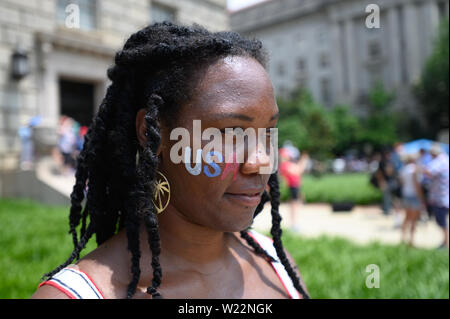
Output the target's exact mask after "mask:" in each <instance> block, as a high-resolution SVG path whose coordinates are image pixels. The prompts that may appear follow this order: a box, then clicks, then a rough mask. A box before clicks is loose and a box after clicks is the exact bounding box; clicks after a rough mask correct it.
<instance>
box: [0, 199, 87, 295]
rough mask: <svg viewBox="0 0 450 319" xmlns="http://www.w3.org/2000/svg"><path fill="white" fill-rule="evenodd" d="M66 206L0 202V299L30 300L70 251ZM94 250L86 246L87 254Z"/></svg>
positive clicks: (22, 201) (5, 200)
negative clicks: (41, 279) (41, 283)
mask: <svg viewBox="0 0 450 319" xmlns="http://www.w3.org/2000/svg"><path fill="white" fill-rule="evenodd" d="M68 214H69V208H68V207H54V206H47V205H41V204H37V203H34V202H32V201H29V200H15V199H14V200H10V199H0V225H1V226H0V227H1V233H0V247H1V248H2V251H1V257H0V298H29V297H30V296H31V295H32V294H33V293H34V291H35V290H36V289H37V286H38V284H39V282H40V278H41V276H42V275H43V274H44V273H46V272H49V271H51V270H53V268H55V267H56V266H58V265H59V264H61V263H62V262H64V261H65V260H66V259H67V258H68V257H69V255H70V253H71V252H72V249H73V243H72V237H71V236H70V235H69V234H68V231H69V222H68ZM94 247H95V240H93V239H92V240H91V241H90V242H89V243H88V246H87V248H86V249H85V252H86V251H90V250H92V249H93V248H94Z"/></svg>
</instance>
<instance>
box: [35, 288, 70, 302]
mask: <svg viewBox="0 0 450 319" xmlns="http://www.w3.org/2000/svg"><path fill="white" fill-rule="evenodd" d="M31 299H70V297H69V296H68V295H66V294H65V293H63V292H62V291H60V290H59V289H57V288H55V287H53V286H50V285H43V286H41V287H39V288H38V289H37V290H36V292H35V293H34V294H33V295H32V296H31Z"/></svg>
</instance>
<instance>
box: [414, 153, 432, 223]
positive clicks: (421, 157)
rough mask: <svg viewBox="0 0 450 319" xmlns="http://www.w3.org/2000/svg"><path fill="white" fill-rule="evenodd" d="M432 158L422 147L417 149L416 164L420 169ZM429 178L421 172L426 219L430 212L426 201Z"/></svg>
mask: <svg viewBox="0 0 450 319" xmlns="http://www.w3.org/2000/svg"><path fill="white" fill-rule="evenodd" d="M432 160H433V157H432V156H431V154H430V153H429V152H428V151H427V150H425V149H424V148H421V149H420V150H419V159H418V160H417V164H418V165H419V167H420V168H421V169H422V168H423V167H426V166H427V165H428V164H430V162H431V161H432ZM430 182H431V181H430V178H429V177H428V176H427V175H426V174H422V180H421V181H420V187H421V188H422V193H423V196H424V197H425V210H426V213H427V215H428V219H431V217H432V214H431V210H430V205H429V203H428V192H429V189H430Z"/></svg>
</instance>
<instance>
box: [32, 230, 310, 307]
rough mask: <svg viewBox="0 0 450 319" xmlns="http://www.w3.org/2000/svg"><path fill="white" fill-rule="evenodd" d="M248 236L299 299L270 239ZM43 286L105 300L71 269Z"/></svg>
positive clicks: (291, 294) (90, 282) (71, 295)
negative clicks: (265, 254) (266, 254)
mask: <svg viewBox="0 0 450 319" xmlns="http://www.w3.org/2000/svg"><path fill="white" fill-rule="evenodd" d="M249 235H250V236H251V237H252V238H253V239H254V240H255V241H256V242H257V243H258V244H259V245H260V246H261V247H262V248H263V249H264V250H265V251H266V252H267V253H268V254H269V255H270V256H272V257H273V259H274V260H275V261H274V262H271V261H269V263H270V265H271V266H272V268H273V270H274V271H275V273H276V274H277V276H278V278H279V279H280V281H281V283H282V285H283V287H284V289H285V291H286V293H287V294H288V296H289V297H290V298H291V299H301V295H300V294H299V293H298V291H297V289H296V288H295V287H294V284H293V282H292V280H291V278H290V277H289V274H288V273H287V271H286V269H284V266H283V264H282V263H281V262H280V261H279V258H278V256H277V253H276V250H275V247H274V246H273V241H272V239H271V238H269V237H267V236H264V235H262V234H260V233H258V232H256V231H254V230H251V231H249ZM43 285H50V286H53V287H55V288H56V289H58V290H59V291H61V292H63V293H64V294H66V295H67V296H68V297H69V298H71V299H105V297H104V296H103V294H102V293H101V291H100V289H98V287H97V286H96V285H95V283H94V281H93V280H92V279H91V278H90V277H89V275H88V274H86V273H85V272H83V271H81V270H79V269H75V268H72V267H66V268H63V269H62V270H60V271H59V272H58V273H57V274H55V275H54V276H53V277H52V278H50V279H49V280H47V281H44V282H42V283H41V284H40V285H39V287H41V286H43Z"/></svg>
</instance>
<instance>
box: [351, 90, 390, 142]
mask: <svg viewBox="0 0 450 319" xmlns="http://www.w3.org/2000/svg"><path fill="white" fill-rule="evenodd" d="M368 100H369V103H368V109H367V115H366V117H365V118H363V119H362V120H361V123H362V130H361V134H360V136H359V141H360V142H361V143H367V144H370V145H372V146H373V147H375V148H378V149H380V148H382V147H384V146H386V145H392V144H393V143H395V142H396V141H397V134H396V121H395V116H394V113H393V112H392V111H391V107H390V106H391V103H392V101H393V100H394V93H392V92H388V91H386V89H385V88H384V86H383V84H382V83H381V82H377V83H376V84H375V85H374V87H373V88H372V89H371V90H370V92H369V96H368Z"/></svg>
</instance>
